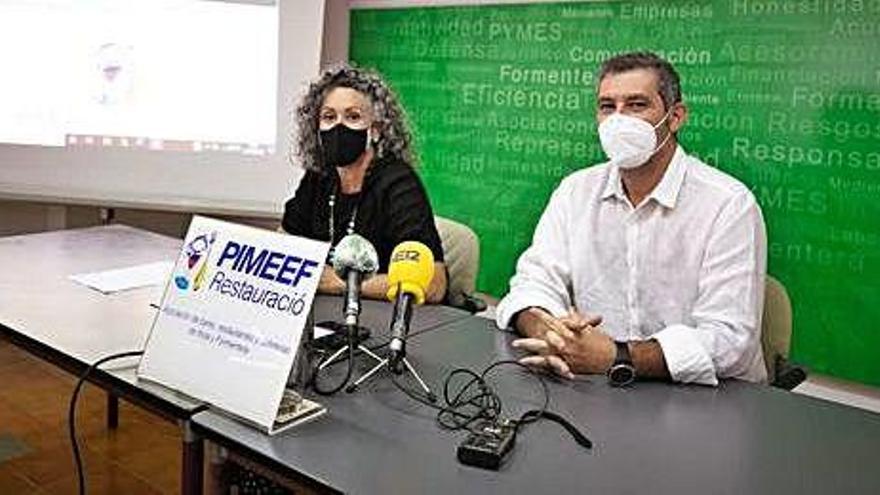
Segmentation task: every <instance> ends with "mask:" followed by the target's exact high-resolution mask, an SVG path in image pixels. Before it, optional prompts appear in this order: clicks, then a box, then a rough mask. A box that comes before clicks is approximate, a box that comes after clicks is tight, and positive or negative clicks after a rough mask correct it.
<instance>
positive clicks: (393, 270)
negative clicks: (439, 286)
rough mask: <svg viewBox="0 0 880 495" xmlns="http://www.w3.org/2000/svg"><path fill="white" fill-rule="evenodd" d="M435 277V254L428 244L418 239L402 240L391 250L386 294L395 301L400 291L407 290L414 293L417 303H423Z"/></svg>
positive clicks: (406, 291)
mask: <svg viewBox="0 0 880 495" xmlns="http://www.w3.org/2000/svg"><path fill="white" fill-rule="evenodd" d="M433 278H434V254H433V253H431V250H430V249H428V246H426V245H424V244H422V243H421V242H416V241H405V242H401V243H400V244H398V245H397V246H396V247H395V248H394V251H392V252H391V263H390V264H389V265H388V292H387V294H386V296H388V299H389V300H390V301H394V300H396V299H397V297H398V295H399V293H400V292H405V293H409V294H412V295H413V297H414V298H415V303H416V304H422V303H424V302H425V294H426V293H427V292H428V285H429V284H430V283H431V279H433Z"/></svg>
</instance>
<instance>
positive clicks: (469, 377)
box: [391, 360, 593, 469]
mask: <svg viewBox="0 0 880 495" xmlns="http://www.w3.org/2000/svg"><path fill="white" fill-rule="evenodd" d="M502 366H516V367H518V368H521V369H524V370H526V371H527V372H528V373H529V374H530V375H531V376H534V377H535V378H536V379H537V380H538V383H539V384H540V385H541V389H542V392H543V396H544V400H543V403H542V405H541V407H540V408H539V409H532V410H529V411H526V412H524V413H523V414H522V415H520V416H519V418H518V419H516V420H510V419H505V418H503V417H502V413H503V404H502V400H501V397H500V396H499V395H498V393H497V392H496V391H495V390H494V389H493V388H492V386H491V385H490V384H489V382H488V380H487V378H488V375H489V374H490V373H491V372H492V371H494V370H496V369H498V368H500V367H502ZM391 379H392V383H393V384H394V386H395V387H397V389H398V390H400V391H401V392H403V393H404V394H406V395H407V396H408V397H410V398H411V399H413V400H415V401H417V402H419V403H420V404H423V405H425V406H428V407H430V408H432V409H435V410H437V417H436V421H437V424H438V425H439V426H440V427H441V428H443V429H445V430H450V431H461V430H467V431H468V432H470V435H469V436H468V437H467V438H466V439H465V441H464V442H463V443H462V444H461V445H459V448H458V459H459V460H460V461H461V462H462V463H464V464H469V465H474V466H478V467H482V468H487V469H498V468H499V467H500V465H501V462H502V460H503V459H504V457H505V456H506V455H507V454H508V453H509V452H510V450H511V449H512V448H513V445H514V443H515V441H516V436H517V434H518V433H519V432H520V430H522V428H523V427H524V426H526V425H528V424H530V423H534V422H536V421H538V420H540V419H546V420H549V421H553V422H555V423H559V424H560V425H562V426H563V428H565V430H566V431H568V433H569V434H570V435H571V436H572V438H573V439H574V440H575V442H577V443H578V444H579V445H581V446H582V447H584V448H587V449H590V448H592V446H593V443H592V442H591V441H590V439H589V438H587V436H586V435H584V434H583V433H581V431H580V430H578V428H577V427H576V426H574V425H573V424H571V423H570V422H569V421H568V420H566V419H565V418H563V417H562V416H560V415H558V414H556V413H553V412H550V411H548V410H547V408H548V405H549V403H550V391H549V389H548V387H547V383H546V382H545V380H544V378H543V377H542V376H541V375H540V374H538V373H537V372H535V371H534V370H532V369H531V368H529V367H527V366H525V365H523V364H522V363H520V362H518V361H515V360H500V361H495V362H493V363H491V364H489V365H488V366H486V367H485V368H483V370H482V371H480V372H479V373H477V372H474V371H473V370H470V369H467V368H456V369H454V370H452V371H451V372H450V373H449V374H448V375H446V378H445V379H444V382H443V403H442V404H440V405H438V404H435V403H433V402H431V401H430V400H428V398H427V397H422V396H421V395H420V394H419V393H417V392H415V391H413V390H411V389H409V388H407V387H405V386H403V385H402V384H401V383H400V382H398V380H397V377H396V376H394V375H392V378H391ZM462 379H464V381H463V382H461V380H462ZM456 380H458V381H459V382H461V384H460V385H458V386H455V385H457V384H456Z"/></svg>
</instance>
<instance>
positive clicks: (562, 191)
mask: <svg viewBox="0 0 880 495" xmlns="http://www.w3.org/2000/svg"><path fill="white" fill-rule="evenodd" d="M766 252H767V240H766V235H765V232H764V221H763V218H762V217H761V210H760V208H759V207H758V205H757V203H756V202H755V198H754V196H753V195H752V193H751V191H749V190H748V188H746V186H744V185H743V184H742V183H740V182H739V181H737V180H736V179H734V178H732V177H730V176H728V175H726V174H725V173H723V172H721V171H719V170H716V169H714V168H712V167H710V166H708V165H706V164H704V163H703V162H701V161H699V160H698V159H696V158H695V157H692V156H690V155H688V154H687V153H685V152H684V150H683V149H682V148H681V147H678V148H677V149H676V152H675V155H674V156H673V158H672V161H671V162H670V164H669V167H668V168H667V170H666V173H665V174H664V176H663V178H662V180H661V181H660V183H659V184H657V186H656V187H655V188H654V190H653V191H652V192H651V193H650V195H649V196H648V197H646V198H645V199H644V200H643V201H642V203H641V204H639V205H638V206H637V207H633V205H632V204H631V203H630V202H629V200H628V199H627V197H626V194H625V193H624V190H623V186H622V184H621V181H620V175H619V171H618V169H617V167H613V166H609V165H608V164H607V163H606V164H602V165H597V166H595V167H590V168H588V169H585V170H580V171H578V172H575V173H573V174H571V175H570V176H568V177H566V178H565V179H564V180H563V181H562V183H561V184H560V185H559V187H558V188H557V189H556V191H554V193H553V195H552V197H551V198H550V203H549V204H548V205H547V209H546V210H545V211H544V214H543V215H542V216H541V220H540V222H539V223H538V227H537V228H536V230H535V235H534V238H533V240H532V245H531V246H530V247H529V248H528V249H527V250H526V251H525V252H524V253H523V254H522V256H521V257H520V259H519V262H518V263H517V267H516V274H515V275H514V276H513V278H512V279H511V281H510V292H509V293H508V294H507V295H506V296H505V297H504V299H503V300H502V301H501V303H500V304H499V306H498V309H497V311H496V319H497V323H498V326H499V327H500V328H507V327H508V326H509V325H510V324H511V321H510V320H511V318H512V317H513V316H514V315H515V314H516V313H517V312H518V311H520V310H522V309H524V308H527V307H529V306H540V307H543V308H544V309H546V310H548V311H549V312H550V313H552V314H553V315H555V316H561V315H563V314H565V313H567V312H568V310H569V309H570V308H571V307H574V308H576V309H577V310H579V311H580V312H582V313H590V314H598V315H601V316H602V317H603V322H602V324H601V326H600V328H601V329H602V330H603V331H604V332H606V333H607V334H608V335H610V336H611V337H612V338H613V339H614V340H619V341H630V340H644V339H649V338H651V339H655V340H656V341H657V342H658V343H659V344H660V347H661V348H662V350H663V355H664V357H665V359H666V365H667V368H668V369H669V373H670V375H671V376H672V379H673V380H675V381H679V382H694V383H702V384H708V385H716V384H717V383H718V379H717V378H718V377H721V378H724V377H735V378H741V379H744V380H749V381H764V380H766V378H767V374H766V371H765V368H764V357H763V354H762V351H761V343H760V339H761V335H760V334H761V312H762V308H763V302H764V301H763V299H764V274H765V269H766Z"/></svg>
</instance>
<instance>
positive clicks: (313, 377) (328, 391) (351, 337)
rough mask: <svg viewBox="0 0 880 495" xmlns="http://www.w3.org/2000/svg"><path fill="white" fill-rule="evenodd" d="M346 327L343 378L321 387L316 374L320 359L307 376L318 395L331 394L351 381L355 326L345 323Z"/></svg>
mask: <svg viewBox="0 0 880 495" xmlns="http://www.w3.org/2000/svg"><path fill="white" fill-rule="evenodd" d="M347 327H348V369H347V370H346V372H345V378H344V379H343V380H342V381H341V382H339V384H337V385H336V386H334V387H332V388H321V385H320V384H319V382H318V375H319V374H320V372H321V363H322V361H318V362H317V363H316V365H315V369H314V370H312V375H311V377H310V378H309V385H311V387H312V390H314V391H315V393H317V394H318V395H333V394H335V393H337V392H339V391H340V390H342V389H343V388H345V386H346V385H348V382H349V381H351V375H352V374H353V373H354V354H355V349H356V348H357V345H358V338H357V327H356V326H355V325H347ZM332 364H333V363H330V364H328V365H327V368H330V365H332Z"/></svg>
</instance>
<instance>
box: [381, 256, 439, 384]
mask: <svg viewBox="0 0 880 495" xmlns="http://www.w3.org/2000/svg"><path fill="white" fill-rule="evenodd" d="M432 278H434V254H433V253H431V250H430V249H428V246H425V245H424V244H422V243H421V242H415V241H406V242H402V243H400V244H398V245H397V247H395V248H394V251H392V252H391V263H390V264H389V265H388V292H387V294H386V296H387V297H388V300H389V301H392V302H394V315H393V317H392V319H391V342H389V344H388V349H389V350H390V352H391V354H390V356H389V358H388V362H389V365H390V366H391V370H392V371H393V372H395V373H400V371H401V370H400V362H401V360H403V358H404V357H406V337H407V335H408V334H409V320H410V318H412V308H413V305H414V304H415V305H418V304H422V303H424V302H425V294H426V293H427V291H428V285H429V284H430V283H431V279H432Z"/></svg>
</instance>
